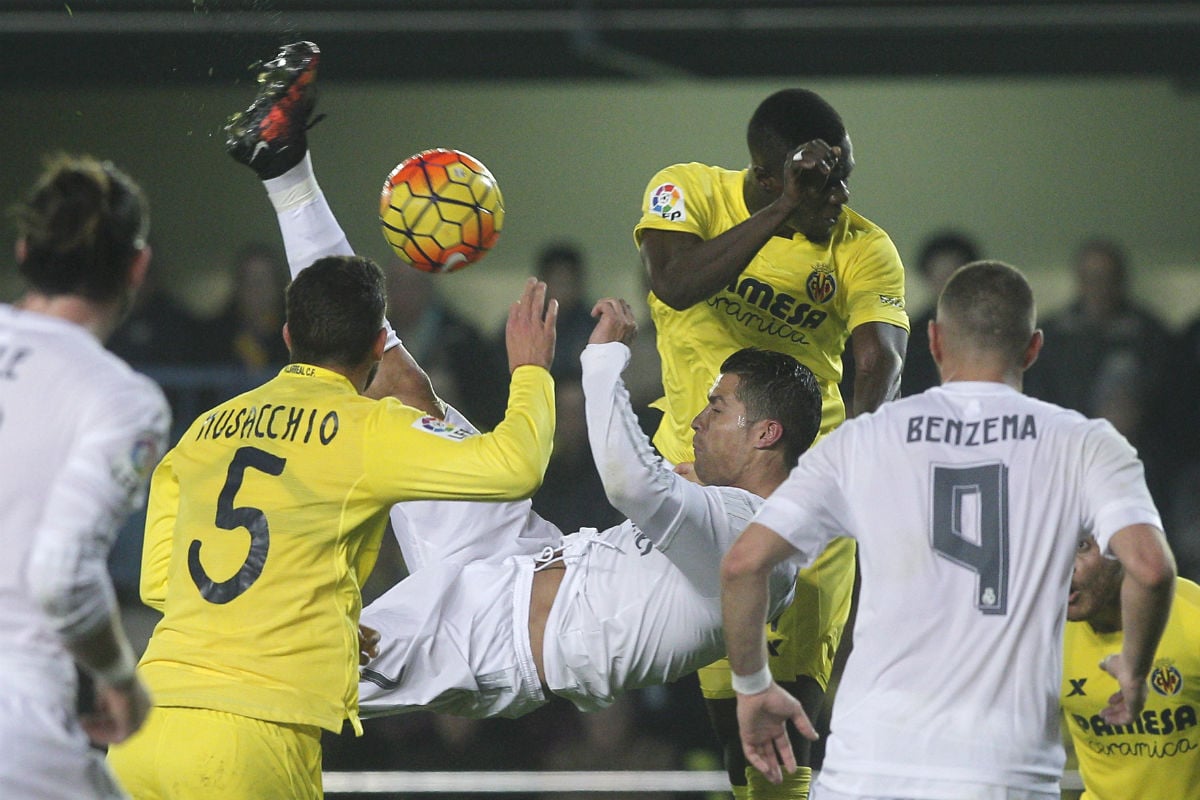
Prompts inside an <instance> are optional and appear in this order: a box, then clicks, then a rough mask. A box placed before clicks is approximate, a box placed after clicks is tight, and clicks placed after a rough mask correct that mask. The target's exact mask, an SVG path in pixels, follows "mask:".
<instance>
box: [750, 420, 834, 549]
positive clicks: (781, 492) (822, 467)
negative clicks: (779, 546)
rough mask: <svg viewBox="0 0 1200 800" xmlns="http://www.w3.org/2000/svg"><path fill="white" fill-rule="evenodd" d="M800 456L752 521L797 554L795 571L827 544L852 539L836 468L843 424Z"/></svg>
mask: <svg viewBox="0 0 1200 800" xmlns="http://www.w3.org/2000/svg"><path fill="white" fill-rule="evenodd" d="M848 424H849V423H843V424H842V426H841V427H840V428H838V429H837V430H835V431H834V432H833V433H831V434H830V435H829V436H827V437H825V438H824V439H823V440H822V441H821V442H820V443H819V444H818V445H816V446H814V447H813V448H811V449H809V450H807V451H805V452H804V453H803V454H801V456H800V461H799V463H798V464H796V466H795V467H794V468H793V469H792V471H791V473H790V474H789V475H788V477H787V480H785V481H784V482H783V483H781V484H780V485H779V487H778V488H776V489H775V491H774V492H772V493H771V496H770V497H768V498H767V499H766V502H764V503H763V504H762V507H761V508H759V509H758V514H757V515H755V518H754V521H755V522H757V523H758V524H760V525H763V526H765V527H767V528H770V529H771V530H773V531H775V532H776V533H778V534H779V535H780V536H782V537H783V538H784V539H787V541H788V543H789V544H791V545H792V547H795V548H796V550H798V551H799V554H798V555H797V556H795V557H794V558H793V559H791V560H792V561H793V562H795V563H796V564H798V565H799V566H800V567H807V566H809V565H811V564H812V562H813V561H814V560H815V559H816V557H817V556H818V555H820V554H821V552H822V551H823V550H824V549H825V546H826V545H827V544H829V542H830V541H831V540H832V539H834V538H835V537H838V536H852V535H853V533H852V532H851V530H850V527H849V521H850V506H849V503H848V501H847V499H846V495H845V492H844V491H843V487H844V486H845V482H844V480H843V478H842V475H841V471H840V470H839V469H838V465H839V463H840V462H839V459H838V454H839V453H840V452H841V449H840V446H841V444H842V443H843V442H844V441H845V440H846V437H847V432H848V429H847V425H848Z"/></svg>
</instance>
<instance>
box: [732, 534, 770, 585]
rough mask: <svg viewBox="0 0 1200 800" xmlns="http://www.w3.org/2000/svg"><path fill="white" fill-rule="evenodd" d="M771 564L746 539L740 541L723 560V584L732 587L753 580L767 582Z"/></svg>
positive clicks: (735, 543) (734, 544)
mask: <svg viewBox="0 0 1200 800" xmlns="http://www.w3.org/2000/svg"><path fill="white" fill-rule="evenodd" d="M771 566H772V565H771V563H770V562H769V560H767V559H766V558H765V557H764V555H763V554H762V553H761V552H759V551H757V550H756V549H755V548H753V547H750V546H749V545H748V543H747V542H746V541H745V539H744V538H742V539H738V540H737V541H736V542H734V543H733V547H731V548H729V552H727V553H726V554H725V556H724V558H722V559H721V584H722V585H723V586H731V585H733V584H737V583H742V582H745V581H752V580H758V579H762V580H766V576H767V574H768V573H769V572H770V571H771Z"/></svg>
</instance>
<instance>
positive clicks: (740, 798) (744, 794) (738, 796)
mask: <svg viewBox="0 0 1200 800" xmlns="http://www.w3.org/2000/svg"><path fill="white" fill-rule="evenodd" d="M729 788H730V789H732V790H733V800H750V787H749V786H748V785H747V786H730V787H729Z"/></svg>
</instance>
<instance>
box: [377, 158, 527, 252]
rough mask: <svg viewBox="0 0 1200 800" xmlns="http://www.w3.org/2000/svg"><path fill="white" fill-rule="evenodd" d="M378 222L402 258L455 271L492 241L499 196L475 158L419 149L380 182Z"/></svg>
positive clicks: (499, 221)
mask: <svg viewBox="0 0 1200 800" xmlns="http://www.w3.org/2000/svg"><path fill="white" fill-rule="evenodd" d="M379 222H380V224H381V225H382V226H383V236H384V238H385V239H387V242H388V244H390V245H391V246H392V249H393V250H395V251H396V255H398V256H400V258H401V259H403V260H404V261H405V262H407V263H408V264H411V265H412V266H413V267H416V268H417V269H419V270H424V271H425V272H454V271H455V270H459V269H462V268H463V267H465V266H467V265H469V264H473V263H475V262H476V261H478V260H479V259H481V258H483V257H484V255H485V254H486V253H487V252H488V250H491V249H492V247H494V246H495V244H496V240H497V239H499V238H500V231H501V229H502V228H503V227H504V198H503V196H502V195H501V194H500V187H499V186H498V185H497V184H496V178H495V177H494V176H493V175H492V173H491V172H490V171H489V170H488V168H487V167H485V166H484V165H483V164H482V163H481V162H480V161H479V160H478V159H476V158H472V157H471V156H469V155H467V154H466V153H462V152H459V151H458V150H446V149H442V148H436V149H433V150H424V151H422V152H420V153H417V154H416V155H413V156H409V157H408V158H406V159H404V160H403V161H401V162H400V164H399V165H397V167H396V168H395V169H394V170H392V171H391V174H389V175H388V176H387V180H386V181H384V182H383V191H382V193H381V195H380V198H379Z"/></svg>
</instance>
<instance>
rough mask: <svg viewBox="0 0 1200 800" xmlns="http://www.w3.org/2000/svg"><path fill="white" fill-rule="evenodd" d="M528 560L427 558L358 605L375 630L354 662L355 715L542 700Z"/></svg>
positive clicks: (523, 709)
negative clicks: (374, 644)
mask: <svg viewBox="0 0 1200 800" xmlns="http://www.w3.org/2000/svg"><path fill="white" fill-rule="evenodd" d="M533 568H534V562H533V559H532V558H531V557H529V556H514V557H511V558H508V559H506V560H505V561H502V562H500V563H489V562H472V563H470V564H432V565H429V566H426V567H423V568H422V569H420V570H418V571H417V572H414V573H413V574H412V575H410V576H408V577H407V578H405V579H404V580H402V581H400V582H399V583H397V584H396V585H395V586H393V587H392V588H391V589H389V590H388V591H387V593H385V594H384V595H383V596H381V597H380V598H378V599H377V600H375V602H373V603H371V604H370V605H368V606H367V607H366V608H364V609H363V613H362V624H363V625H366V626H368V627H370V628H374V629H375V630H377V631H379V636H380V640H379V655H378V656H376V657H375V658H373V659H371V663H370V664H368V665H367V666H365V667H363V668H362V670H361V672H360V679H359V684H358V696H359V699H358V703H359V712H360V713H361V714H362V716H363V717H377V716H380V715H383V714H400V713H403V712H406V711H417V710H420V709H430V710H432V711H438V712H441V713H444V714H454V715H456V716H460V717H495V716H503V717H519V716H522V715H523V714H528V713H529V712H530V711H532V710H534V709H535V708H537V707H538V706H540V705H543V704H544V703H545V702H546V698H545V695H544V694H543V692H542V688H541V684H540V682H539V681H538V677H537V668H536V667H535V665H534V663H533V652H532V650H531V649H530V644H529V597H530V591H531V588H532V585H533Z"/></svg>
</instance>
